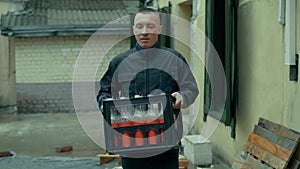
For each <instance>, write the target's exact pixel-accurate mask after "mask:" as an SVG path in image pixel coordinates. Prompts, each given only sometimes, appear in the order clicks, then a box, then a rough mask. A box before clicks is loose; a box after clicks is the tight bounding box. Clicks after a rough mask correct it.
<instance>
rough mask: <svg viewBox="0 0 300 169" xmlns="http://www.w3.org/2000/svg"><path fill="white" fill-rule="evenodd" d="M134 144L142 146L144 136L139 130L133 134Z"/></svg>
mask: <svg viewBox="0 0 300 169" xmlns="http://www.w3.org/2000/svg"><path fill="white" fill-rule="evenodd" d="M134 142H135V145H136V146H141V145H144V134H143V132H142V131H141V130H137V131H136V132H135V133H134Z"/></svg>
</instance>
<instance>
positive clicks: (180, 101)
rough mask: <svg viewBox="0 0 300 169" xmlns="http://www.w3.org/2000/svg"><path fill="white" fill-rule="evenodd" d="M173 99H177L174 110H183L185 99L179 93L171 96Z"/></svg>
mask: <svg viewBox="0 0 300 169" xmlns="http://www.w3.org/2000/svg"><path fill="white" fill-rule="evenodd" d="M171 96H172V97H174V98H175V102H174V103H173V108H174V109H181V108H182V107H183V97H182V95H181V94H180V93H179V92H174V93H172V94H171Z"/></svg>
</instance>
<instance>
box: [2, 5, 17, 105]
mask: <svg viewBox="0 0 300 169" xmlns="http://www.w3.org/2000/svg"><path fill="white" fill-rule="evenodd" d="M8 7H9V5H8V3H7V2H0V14H4V13H6V12H7V11H8ZM15 104H16V89H15V64H14V55H13V51H12V50H11V49H10V48H9V40H8V38H7V37H3V36H1V35H0V107H1V106H12V105H15Z"/></svg>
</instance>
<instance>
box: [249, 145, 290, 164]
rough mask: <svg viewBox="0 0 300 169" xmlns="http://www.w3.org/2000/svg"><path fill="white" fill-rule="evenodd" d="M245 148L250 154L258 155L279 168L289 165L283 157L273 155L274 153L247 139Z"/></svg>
mask: <svg viewBox="0 0 300 169" xmlns="http://www.w3.org/2000/svg"><path fill="white" fill-rule="evenodd" d="M244 149H245V150H246V151H247V152H249V153H250V154H252V155H254V156H256V157H258V158H259V159H260V160H262V161H264V162H266V163H268V164H269V165H270V166H272V167H274V168H277V169H284V168H285V167H286V165H287V162H286V161H284V160H283V159H281V158H279V157H277V156H275V155H273V154H272V153H270V152H268V151H265V150H264V149H262V148H261V147H259V146H257V145H255V144H253V143H251V142H249V141H247V143H246V144H245V145H244Z"/></svg>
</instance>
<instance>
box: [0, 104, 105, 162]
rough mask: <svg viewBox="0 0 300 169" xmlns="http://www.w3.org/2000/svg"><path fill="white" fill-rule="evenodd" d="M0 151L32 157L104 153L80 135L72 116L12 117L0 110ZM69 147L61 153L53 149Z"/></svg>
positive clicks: (27, 115)
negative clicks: (69, 148)
mask: <svg viewBox="0 0 300 169" xmlns="http://www.w3.org/2000/svg"><path fill="white" fill-rule="evenodd" d="M0 137H1V139H0V151H13V152H15V153H16V154H20V155H28V156H33V157H42V156H73V157H95V156H97V154H99V153H103V152H104V150H103V149H102V148H100V147H99V146H98V145H97V144H95V143H94V142H93V141H92V140H91V139H90V138H89V137H88V136H87V134H86V133H85V132H84V131H83V129H82V128H81V126H80V123H79V121H78V119H77V116H76V114H75V113H59V114H50V113H47V114H15V113H11V112H5V111H4V110H3V109H2V111H1V109H0ZM65 146H72V147H73V150H72V151H69V152H64V153H58V152H56V148H58V147H65Z"/></svg>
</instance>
